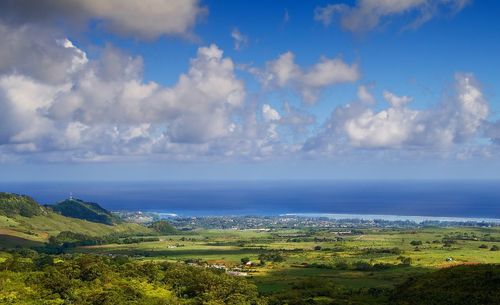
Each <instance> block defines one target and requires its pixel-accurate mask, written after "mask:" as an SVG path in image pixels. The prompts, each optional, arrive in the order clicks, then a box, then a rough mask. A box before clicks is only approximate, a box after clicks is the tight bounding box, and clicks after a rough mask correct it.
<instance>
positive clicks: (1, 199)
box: [0, 193, 154, 247]
mask: <svg viewBox="0 0 500 305" xmlns="http://www.w3.org/2000/svg"><path fill="white" fill-rule="evenodd" d="M81 202H83V201H81ZM77 203H78V205H77V204H74V206H79V207H82V209H83V210H84V211H86V212H88V213H89V214H91V212H92V213H95V214H97V215H104V216H105V217H102V219H104V220H105V221H107V223H109V224H106V223H100V222H92V221H88V220H86V219H79V218H72V217H67V216H64V215H62V213H60V212H55V211H53V210H52V208H48V207H43V206H41V205H40V204H38V203H37V202H36V201H35V200H33V199H32V198H31V197H28V196H23V195H17V194H9V193H0V247H6V246H8V245H12V244H13V243H15V244H17V245H23V244H26V245H30V244H32V243H33V242H46V241H47V240H48V239H49V237H50V236H57V235H58V234H59V233H60V232H63V231H71V232H75V233H81V234H86V235H90V236H105V235H110V234H114V233H124V234H125V233H128V234H151V233H154V232H153V230H152V229H149V228H146V227H144V226H141V225H138V224H134V223H127V222H121V223H118V222H115V223H114V222H113V221H112V220H114V217H113V216H112V215H111V213H110V212H108V211H106V210H104V209H102V208H101V207H99V206H98V205H96V204H95V205H94V204H89V203H85V204H83V205H80V204H79V203H80V201H78V202H77ZM72 205H73V203H70V207H71V206H72ZM63 207H68V205H67V204H65V205H63ZM68 210H69V211H73V212H74V211H76V209H70V208H68V209H67V210H66V211H68ZM88 210H90V211H91V212H89V211H88ZM91 215H92V214H91ZM75 216H78V215H75ZM110 219H111V220H110ZM23 241H24V242H23Z"/></svg>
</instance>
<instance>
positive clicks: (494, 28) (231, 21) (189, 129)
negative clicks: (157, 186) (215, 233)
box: [0, 0, 500, 181]
mask: <svg viewBox="0 0 500 305" xmlns="http://www.w3.org/2000/svg"><path fill="white" fill-rule="evenodd" d="M119 2H120V1H119ZM37 3H38V4H33V2H31V1H18V2H17V3H16V2H8V3H5V4H1V5H0V11H2V13H0V37H2V38H3V39H2V40H3V41H4V43H2V46H0V168H1V169H2V170H1V172H0V180H5V181H8V180H57V179H69V180H92V179H96V178H97V179H103V180H134V179H139V180H162V179H183V180H199V179H202V180H203V179H217V180H224V179H254V180H255V179H256V180H258V179H401V178H404V179H429V178H439V179H450V178H452V179H457V178H458V179H482V178H483V179H497V178H499V177H498V173H499V169H500V162H499V151H500V147H499V146H498V145H500V123H499V119H500V114H499V112H500V101H499V93H498V87H499V85H500V75H499V72H498V71H500V69H499V68H500V66H499V61H498V59H497V57H498V54H500V23H499V22H498V21H497V16H498V14H499V13H500V4H497V3H496V2H493V1H488V2H487V1H469V0H439V1H429V0H384V1H371V0H357V1H285V0H276V1H264V0H259V1H215V0H214V1H208V0H207V1H202V0H200V1H197V0H187V1H181V0H172V1H163V0H148V1H142V2H140V3H138V2H135V1H121V2H120V5H118V2H117V0H108V1H93V0H91V1H74V3H73V4H71V5H67V6H64V5H61V3H60V2H58V1H53V0H43V1H39V2H37Z"/></svg>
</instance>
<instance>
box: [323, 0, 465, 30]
mask: <svg viewBox="0 0 500 305" xmlns="http://www.w3.org/2000/svg"><path fill="white" fill-rule="evenodd" d="M470 2H471V1H470V0H381V1H379V0H357V1H356V4H355V5H354V6H348V5H346V4H329V5H326V6H324V7H317V8H316V10H315V12H314V20H316V21H318V22H321V23H323V24H324V25H325V26H328V25H330V24H331V23H332V20H333V19H334V17H335V16H337V15H338V16H340V24H341V26H342V28H344V29H345V30H348V31H351V32H365V31H369V30H373V29H375V28H377V27H379V26H380V25H381V24H383V23H385V22H388V21H390V19H391V18H393V17H397V16H400V15H404V14H410V13H411V14H415V15H416V16H417V17H416V18H415V19H414V20H413V21H412V22H410V23H409V24H407V26H406V27H405V28H417V27H419V26H421V25H422V24H424V23H426V22H428V21H429V20H431V19H433V18H435V17H436V16H437V15H439V14H440V13H441V12H442V11H447V12H449V13H451V14H455V13H458V12H459V11H461V10H462V9H463V8H464V7H465V6H467V5H468V4H469V3H470Z"/></svg>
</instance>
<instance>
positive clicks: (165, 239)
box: [73, 228, 500, 292]
mask: <svg viewBox="0 0 500 305" xmlns="http://www.w3.org/2000/svg"><path fill="white" fill-rule="evenodd" d="M295 236H301V237H300V238H298V239H297V238H295V239H293V238H291V237H295ZM450 236H454V237H455V239H454V240H453V241H452V242H450V241H449V240H448V241H443V240H445V239H447V238H448V239H449V238H450ZM457 236H461V237H464V236H465V237H471V236H473V237H471V239H470V240H461V239H457V238H456V237H457ZM338 237H339V236H338V235H336V234H335V233H331V232H329V231H327V230H318V231H313V232H311V231H310V230H304V231H300V230H293V231H292V230H289V231H270V232H261V231H252V230H199V231H196V232H195V233H194V234H192V235H176V236H162V237H161V238H160V241H156V242H144V243H138V244H127V245H123V244H122V245H115V244H111V245H101V246H90V247H82V248H78V249H74V250H73V251H77V252H87V253H98V254H115V255H129V256H135V257H136V258H138V259H143V260H169V261H188V260H201V261H204V262H206V263H207V264H218V265H220V264H222V265H225V266H227V267H229V268H234V267H238V266H239V265H240V264H241V263H240V262H241V259H242V258H249V259H250V260H251V261H253V262H256V263H258V264H257V265H256V266H252V267H251V268H247V267H241V266H239V267H241V268H242V269H241V270H243V271H245V272H248V275H249V279H250V280H251V281H253V282H255V283H256V284H257V285H258V287H259V289H260V291H261V292H275V291H279V290H286V289H289V288H290V286H291V285H292V284H293V283H295V282H297V281H300V280H304V279H308V278H315V279H317V278H323V279H328V280H332V281H334V282H335V283H336V284H337V285H341V286H345V287H349V288H352V289H356V288H370V287H376V288H390V287H393V286H394V285H395V284H398V283H401V282H402V281H404V280H405V279H407V278H408V277H409V276H413V275H416V274H419V273H423V272H429V271H432V270H436V269H437V268H444V267H449V266H454V265H458V264H478V263H500V251H490V248H491V247H492V246H493V245H499V244H500V243H499V242H491V241H484V240H485V239H493V240H500V229H499V228H485V229H481V228H423V229H415V230H381V229H369V230H365V231H364V232H363V234H358V235H343V236H341V239H339V241H337V240H336V239H337V238H338ZM475 239H477V240H475ZM412 242H413V243H414V244H415V243H417V244H418V243H421V244H419V245H417V246H415V245H412ZM481 245H483V248H480V246H481ZM318 246H319V247H321V249H320V248H319V247H318ZM396 248H397V250H395V249H396ZM388 250H390V251H388ZM391 251H392V252H391ZM263 253H264V254H265V253H279V254H280V255H281V256H282V258H283V261H280V262H272V261H267V262H265V263H264V264H260V261H259V255H260V254H263ZM402 258H410V260H411V264H406V265H403V264H401V262H402ZM359 262H364V263H367V264H368V265H369V266H374V265H376V264H384V268H382V269H381V270H378V269H370V270H358V269H356V267H355V266H357V265H356V264H358V263H359ZM339 263H343V264H347V267H346V266H344V267H343V268H338V267H337V265H338V264H339ZM315 264H316V265H315Z"/></svg>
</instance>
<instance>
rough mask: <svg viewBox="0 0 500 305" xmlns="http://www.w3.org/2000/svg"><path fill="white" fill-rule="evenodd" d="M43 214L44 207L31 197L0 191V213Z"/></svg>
mask: <svg viewBox="0 0 500 305" xmlns="http://www.w3.org/2000/svg"><path fill="white" fill-rule="evenodd" d="M43 214H46V211H45V209H44V208H43V207H42V206H41V205H39V204H38V203H37V202H36V201H35V200H34V199H33V198H31V197H29V196H25V195H17V194H10V193H3V192H0V215H4V216H9V217H12V216H15V215H21V216H25V217H32V216H36V215H43Z"/></svg>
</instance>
